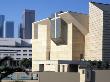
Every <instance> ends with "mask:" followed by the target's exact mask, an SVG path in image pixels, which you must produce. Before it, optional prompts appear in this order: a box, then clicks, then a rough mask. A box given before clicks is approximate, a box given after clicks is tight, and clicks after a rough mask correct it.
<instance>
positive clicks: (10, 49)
mask: <svg viewBox="0 0 110 82" xmlns="http://www.w3.org/2000/svg"><path fill="white" fill-rule="evenodd" d="M5 56H11V57H12V58H14V60H22V59H32V46H31V40H30V39H20V38H0V58H4V57H5Z"/></svg>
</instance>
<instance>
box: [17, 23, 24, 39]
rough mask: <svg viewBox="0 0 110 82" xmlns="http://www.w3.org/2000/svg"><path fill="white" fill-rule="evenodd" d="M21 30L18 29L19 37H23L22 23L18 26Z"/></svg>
mask: <svg viewBox="0 0 110 82" xmlns="http://www.w3.org/2000/svg"><path fill="white" fill-rule="evenodd" d="M18 28H19V30H18V37H19V38H23V27H22V24H21V23H20V24H19V26H18Z"/></svg>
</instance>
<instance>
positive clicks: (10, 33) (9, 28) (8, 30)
mask: <svg viewBox="0 0 110 82" xmlns="http://www.w3.org/2000/svg"><path fill="white" fill-rule="evenodd" d="M5 37H6V38H14V22H13V21H6V22H5Z"/></svg>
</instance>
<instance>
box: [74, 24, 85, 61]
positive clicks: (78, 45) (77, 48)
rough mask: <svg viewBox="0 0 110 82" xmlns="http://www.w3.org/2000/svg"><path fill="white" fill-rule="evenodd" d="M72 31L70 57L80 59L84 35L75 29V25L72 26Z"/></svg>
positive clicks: (82, 53) (83, 45)
mask: <svg viewBox="0 0 110 82" xmlns="http://www.w3.org/2000/svg"><path fill="white" fill-rule="evenodd" d="M72 30H73V32H72V59H73V60H80V58H81V55H82V58H83V55H84V50H85V37H84V35H83V34H82V33H81V32H80V31H79V30H78V29H77V27H75V26H73V29H72Z"/></svg>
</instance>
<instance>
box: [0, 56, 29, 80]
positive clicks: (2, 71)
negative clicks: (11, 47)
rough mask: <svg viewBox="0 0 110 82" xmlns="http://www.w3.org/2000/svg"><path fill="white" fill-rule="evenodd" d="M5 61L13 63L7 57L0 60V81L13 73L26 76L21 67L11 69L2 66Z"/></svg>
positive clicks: (10, 67) (8, 66)
mask: <svg viewBox="0 0 110 82" xmlns="http://www.w3.org/2000/svg"><path fill="white" fill-rule="evenodd" d="M7 61H8V62H9V61H13V58H11V57H9V56H7V57H4V58H3V59H1V60H0V66H2V67H0V81H1V80H2V79H3V78H5V77H7V76H8V75H10V74H12V73H14V72H25V73H26V74H28V72H27V71H26V70H25V69H24V68H21V67H12V66H10V65H7V66H3V63H4V62H7Z"/></svg>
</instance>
